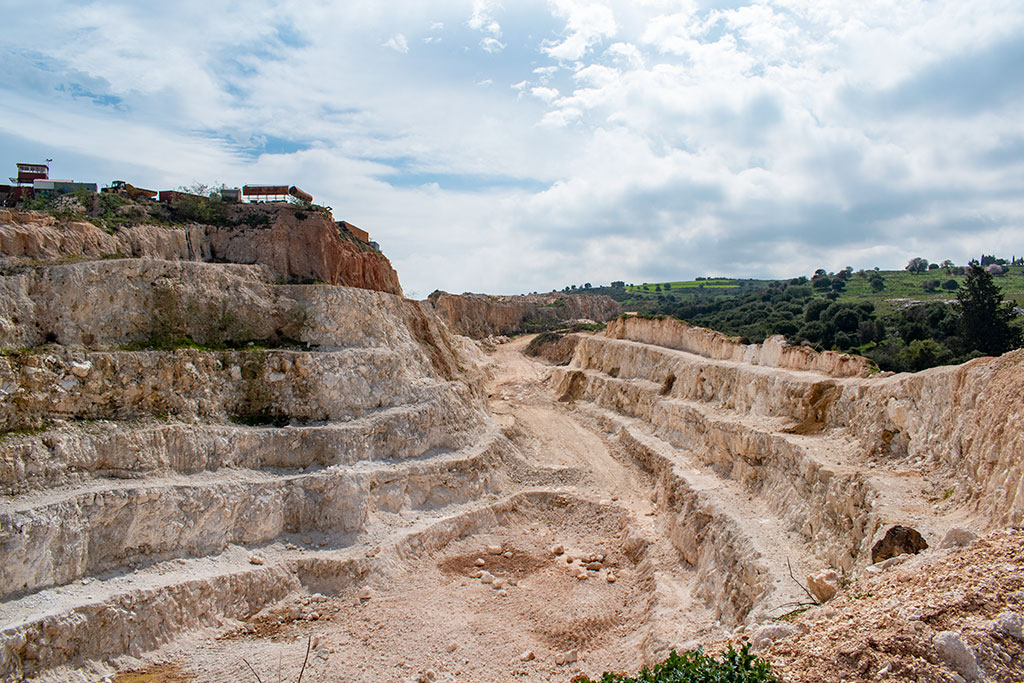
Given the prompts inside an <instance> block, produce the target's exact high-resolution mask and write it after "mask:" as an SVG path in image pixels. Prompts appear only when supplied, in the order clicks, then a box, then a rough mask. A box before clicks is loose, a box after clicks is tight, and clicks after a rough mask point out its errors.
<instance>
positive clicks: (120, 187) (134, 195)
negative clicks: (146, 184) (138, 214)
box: [103, 180, 157, 200]
mask: <svg viewBox="0 0 1024 683" xmlns="http://www.w3.org/2000/svg"><path fill="white" fill-rule="evenodd" d="M103 192H104V194H116V195H118V196H120V197H126V198H128V199H133V200H137V199H149V200H152V199H156V195H157V192H156V190H147V189H144V188H141V187H135V186H134V185H132V184H131V183H126V182H125V181H123V180H115V181H113V182H111V183H110V187H104V188H103Z"/></svg>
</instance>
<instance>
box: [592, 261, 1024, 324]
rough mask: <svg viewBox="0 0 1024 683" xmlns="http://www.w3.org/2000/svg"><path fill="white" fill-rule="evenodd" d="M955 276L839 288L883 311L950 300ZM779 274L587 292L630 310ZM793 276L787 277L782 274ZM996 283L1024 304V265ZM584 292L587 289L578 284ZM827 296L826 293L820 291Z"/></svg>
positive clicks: (740, 287) (721, 292)
mask: <svg viewBox="0 0 1024 683" xmlns="http://www.w3.org/2000/svg"><path fill="white" fill-rule="evenodd" d="M875 272H877V273H878V274H879V275H881V277H882V280H883V281H884V282H885V289H883V290H881V291H878V292H876V291H874V290H873V289H872V288H871V282H870V279H869V278H870V276H871V275H872V274H873V273H875ZM936 280H937V281H938V283H939V284H938V286H937V289H936V290H935V291H933V292H928V291H925V289H924V284H925V283H927V282H931V281H936ZM949 280H954V281H955V282H956V283H957V286H958V287H959V286H960V285H961V284H962V283H963V281H964V276H963V275H953V274H952V273H951V272H948V271H947V270H946V269H945V268H939V269H938V270H930V271H926V272H924V273H911V272H909V271H906V270H879V271H864V275H858V274H857V273H856V272H855V273H854V274H853V275H851V276H850V278H849V280H847V282H846V289H844V290H843V291H842V292H840V294H839V299H838V300H839V301H841V302H849V303H859V302H862V301H870V302H871V303H873V304H874V305H875V309H876V310H877V311H878V313H879V314H881V315H885V314H887V313H891V312H892V311H893V310H896V309H897V308H899V307H900V305H901V304H903V303H905V302H904V301H902V300H905V299H911V300H914V301H925V302H931V301H948V300H952V299H956V290H955V289H952V290H950V289H944V288H943V287H942V284H943V283H945V282H947V281H949ZM773 282H779V281H778V280H755V279H742V278H716V279H710V280H680V281H674V282H648V283H644V284H642V285H627V286H626V287H623V288H614V287H595V288H593V289H590V290H586V291H587V292H590V293H593V294H608V295H610V296H612V297H613V298H615V299H617V300H618V301H619V302H620V303H621V304H622V306H623V308H625V309H627V310H634V309H637V310H640V312H653V311H651V310H648V309H650V308H652V307H653V308H657V303H658V302H672V303H692V302H695V301H700V300H702V299H709V300H710V299H717V298H719V297H728V296H738V295H742V294H748V293H750V292H752V291H754V290H756V289H761V288H764V287H768V286H769V285H770V284H771V283H773ZM781 282H788V280H781ZM995 282H996V284H997V285H998V286H999V288H1000V289H1001V290H1002V292H1003V296H1005V297H1006V298H1007V299H1013V300H1014V301H1015V302H1016V305H1018V306H1022V307H1024V266H1012V267H1009V273H1008V274H1007V275H1004V276H1002V277H997V278H996V279H995ZM578 291H580V293H583V292H582V290H578ZM818 295H819V296H823V294H822V293H820V292H819V293H818Z"/></svg>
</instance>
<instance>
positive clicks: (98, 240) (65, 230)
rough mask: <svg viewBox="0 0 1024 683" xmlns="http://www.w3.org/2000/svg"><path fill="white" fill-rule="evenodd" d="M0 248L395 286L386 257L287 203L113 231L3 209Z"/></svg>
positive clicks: (391, 289) (324, 216) (13, 257)
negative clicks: (251, 267)
mask: <svg viewBox="0 0 1024 683" xmlns="http://www.w3.org/2000/svg"><path fill="white" fill-rule="evenodd" d="M0 253H2V254H3V257H2V258H0V260H2V261H4V262H5V265H6V267H7V269H8V270H11V269H12V268H14V269H16V268H18V267H19V266H21V267H24V266H25V264H26V262H31V261H41V260H43V261H44V260H51V259H58V258H62V257H64V258H76V257H77V258H117V257H133V258H151V259H162V260H188V261H216V262H230V263H239V264H258V265H262V266H264V267H265V269H266V272H267V274H268V277H269V278H270V281H272V282H303V281H317V282H322V283H325V284H330V285H345V286H348V287H359V288H361V289H373V290H377V291H381V292H388V293H390V294H399V295H400V294H401V293H402V287H401V285H400V284H399V281H398V274H397V273H396V272H395V270H394V269H393V268H392V267H391V263H390V262H389V261H388V259H387V258H386V257H385V256H384V255H383V254H381V253H380V252H378V251H376V250H375V249H372V248H371V247H369V246H368V245H366V244H363V243H362V242H359V241H358V240H355V239H350V238H348V237H347V236H345V235H343V234H342V233H341V232H340V231H339V230H338V227H337V226H336V225H335V223H334V220H333V217H332V216H331V215H330V213H329V212H321V211H312V210H302V209H300V208H297V207H294V206H291V205H286V204H264V205H250V204H239V205H233V206H229V207H228V208H226V209H225V218H224V220H223V221H222V222H220V223H219V224H217V225H200V224H195V223H193V224H186V225H180V226H165V225H150V224H145V223H143V224H140V225H132V226H129V227H123V228H119V229H117V230H115V231H113V232H112V233H108V232H106V231H104V230H103V229H101V228H100V227H98V226H97V225H95V224H93V223H90V222H87V221H82V220H67V221H64V220H59V219H56V218H54V217H53V216H51V215H49V214H46V213H42V212H36V211H11V210H7V209H3V210H0ZM30 265H36V264H35V263H30Z"/></svg>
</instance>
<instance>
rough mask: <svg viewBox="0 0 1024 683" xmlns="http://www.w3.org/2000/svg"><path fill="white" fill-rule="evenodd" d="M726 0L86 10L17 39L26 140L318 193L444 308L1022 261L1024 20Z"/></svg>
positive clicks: (110, 169) (919, 7)
mask: <svg viewBox="0 0 1024 683" xmlns="http://www.w3.org/2000/svg"><path fill="white" fill-rule="evenodd" d="M58 4H59V3H58ZM714 4H716V5H720V6H723V7H722V8H716V7H708V6H707V4H706V3H702V4H698V3H697V2H695V1H693V2H691V1H686V2H679V1H675V0H673V1H672V2H668V1H664V2H662V1H661V0H650V1H647V2H627V1H626V0H605V1H603V2H594V3H584V2H582V1H581V2H571V1H569V0H559V2H552V3H550V4H545V3H541V2H539V1H538V0H528V1H527V2H523V3H516V4H515V5H512V4H511V3H506V6H505V7H499V6H498V5H497V4H496V3H493V2H480V1H479V0H478V1H477V2H475V3H473V6H472V15H471V16H470V18H469V20H468V21H467V18H466V12H467V7H466V4H465V2H464V1H463V0H459V1H456V0H439V2H437V3H419V2H413V1H412V0H396V2H395V3H389V4H388V5H387V6H383V5H372V4H364V3H325V4H319V5H314V6H310V7H309V8H307V10H306V13H305V14H304V16H303V19H302V21H301V22H295V23H294V24H293V23H292V21H293V19H294V17H293V16H292V14H291V12H289V11H288V9H287V8H283V7H279V6H278V4H277V3H273V2H271V1H270V0H254V2H253V3H252V5H251V6H250V7H248V8H247V11H246V13H244V14H242V15H238V16H237V17H236V18H235V20H234V21H232V22H230V23H228V22H208V21H201V19H202V17H203V13H202V12H201V11H200V9H198V8H197V7H196V6H193V5H190V4H188V3H186V4H185V5H183V6H181V7H177V6H176V7H174V8H166V9H159V8H145V9H144V10H143V9H140V8H139V7H138V6H137V5H136V4H133V3H128V2H126V1H121V2H118V0H110V2H109V3H108V4H107V5H105V6H104V7H102V8H100V7H98V6H95V5H80V4H72V3H67V4H66V5H63V6H58V7H55V8H54V11H53V12H50V13H49V14H48V15H47V16H45V17H44V16H39V15H33V14H32V13H20V14H15V15H11V16H10V17H9V26H7V27H5V28H6V31H5V43H4V44H3V45H2V46H0V68H3V70H4V73H5V74H7V78H6V79H5V80H4V82H3V83H2V84H0V97H2V98H3V101H4V105H5V106H4V107H3V108H0V145H3V146H4V148H5V149H11V150H16V151H17V153H18V154H28V155H29V156H28V157H26V159H27V158H32V155H34V156H35V157H38V158H46V157H54V158H55V159H56V160H57V161H55V173H56V172H57V171H56V168H61V169H64V170H62V171H60V173H61V175H69V176H72V177H75V178H78V179H88V180H101V181H103V182H106V181H107V180H109V179H110V178H113V177H118V176H122V175H123V176H125V177H130V178H132V179H135V180H138V183H139V184H141V185H143V186H149V185H156V186H160V187H174V186H177V185H180V184H183V183H187V182H190V181H192V180H202V181H209V180H214V179H219V180H223V181H225V182H229V183H234V184H240V183H244V182H264V181H265V182H279V181H290V182H295V183H296V184H298V185H300V186H301V187H303V188H305V189H309V190H310V191H311V192H313V194H314V196H316V197H317V199H318V200H322V201H324V202H326V203H328V204H330V205H331V206H334V207H335V209H336V213H337V215H338V218H339V219H341V218H344V219H347V220H351V221H352V222H354V223H356V224H357V225H360V226H362V227H365V228H367V229H368V230H369V231H370V232H371V234H372V235H373V236H374V238H375V239H378V240H379V241H380V242H381V244H382V246H383V248H384V250H385V252H386V253H387V254H388V255H389V256H390V257H391V258H392V259H393V261H394V263H395V265H396V267H397V269H398V270H399V273H400V275H401V278H402V281H403V284H404V285H405V286H406V288H407V289H408V290H413V291H418V292H420V293H426V292H429V291H431V290H433V289H434V288H436V287H440V288H445V289H449V290H453V291H465V290H477V291H492V292H515V291H532V290H535V289H536V290H539V289H546V288H551V287H556V286H557V287H561V286H564V285H565V284H568V283H573V282H575V283H576V284H579V283H581V282H584V281H590V282H594V283H598V282H608V281H610V280H612V279H627V280H640V281H642V280H649V281H651V280H655V279H658V278H660V277H673V278H676V277H686V276H692V275H697V274H711V273H718V274H743V275H751V276H756V275H762V276H792V275H794V274H800V273H809V272H811V271H812V270H813V269H814V268H816V267H819V266H821V267H826V268H829V269H835V268H841V267H843V266H845V265H847V264H852V265H855V266H856V267H871V266H873V265H879V266H882V267H885V266H896V267H900V266H902V265H903V264H904V263H906V260H907V259H908V258H910V257H911V256H917V255H923V256H926V257H928V258H930V259H932V260H939V259H942V258H947V257H948V258H953V259H954V260H963V259H965V258H966V257H967V256H968V255H976V254H977V253H979V252H981V251H982V250H984V251H985V253H992V252H993V251H994V252H996V253H1000V254H1001V253H1002V252H1003V251H1004V250H1005V251H1008V252H1009V251H1013V250H1014V248H1015V247H1016V251H1017V253H1018V255H1019V252H1020V246H1019V226H1020V225H1021V224H1024V199H1022V197H1024V120H1021V117H1020V116H1019V111H1020V109H1021V107H1022V106H1024V94H1022V93H1024V76H1022V73H1021V70H1020V69H1019V64H1020V63H1021V59H1022V52H1024V50H1022V49H1021V48H1020V47H1019V46H1020V45H1022V44H1024V6H1021V5H1020V3H1019V2H1014V1H1012V0H990V2H987V3H985V5H984V6H979V5H978V4H977V3H971V2H967V3H964V2H957V1H954V0H935V1H933V2H927V3H923V2H916V3H898V4H895V5H894V4H893V3H891V2H887V1H883V0H864V1H863V2H859V3H849V2H845V1H842V0H763V1H761V2H756V3H750V4H749V5H742V4H740V3H714ZM727 4H729V5H734V6H733V7H731V8H730V7H725V5H727ZM428 5H429V6H428ZM112 12H116V13H117V16H118V22H116V23H115V24H111V23H110V21H109V17H110V15H111V13H112ZM499 17H500V19H501V23H499V22H498V19H499ZM444 26H455V27H461V28H460V29H459V30H461V31H463V32H464V30H465V28H469V29H470V30H472V31H474V32H476V33H474V34H473V35H474V38H473V39H471V40H468V41H463V43H467V44H468V45H467V47H468V52H465V53H462V52H460V51H459V47H461V45H460V46H456V45H455V44H453V43H452V40H451V37H452V36H450V35H449V34H447V33H445V34H444V37H445V38H446V40H445V42H444V43H440V44H438V43H437V41H439V40H440V39H441V37H442V31H443V30H444ZM453 35H454V32H453ZM384 36H390V38H388V39H387V40H386V41H384V44H385V45H386V46H387V47H389V48H391V49H394V50H396V51H397V52H399V53H400V54H408V51H409V46H410V44H411V43H414V44H421V41H422V43H427V42H428V41H430V44H432V45H434V47H432V48H431V49H429V50H420V51H418V52H417V55H416V59H407V58H406V59H403V58H400V57H397V56H396V55H392V57H390V58H389V57H388V56H387V55H388V54H389V53H387V52H385V51H382V50H380V49H379V48H380V46H381V42H382V40H383V38H382V37H384ZM550 36H559V37H558V39H557V40H555V41H552V42H545V37H550ZM488 41H493V42H488ZM474 43H478V45H479V47H480V48H484V46H485V44H486V45H489V46H491V47H493V48H497V47H498V46H499V45H500V46H502V48H504V49H503V50H499V51H495V52H492V53H491V54H486V53H484V52H483V51H482V50H478V49H477V45H474ZM506 46H515V48H514V49H512V48H510V47H506ZM521 46H527V47H532V49H533V52H532V53H530V54H524V53H523V51H522V49H521ZM325 73H329V76H330V77H325V76H324V74H325ZM493 83H509V84H511V85H510V87H509V88H508V89H506V88H504V87H499V88H494V87H489V86H490V85H492V84H493ZM82 131H88V134H87V135H86V134H83V133H82ZM12 153H13V152H12ZM97 175H100V177H97ZM102 176H109V177H107V178H103V177H102ZM1015 230H1016V232H1015ZM880 245H881V246H880Z"/></svg>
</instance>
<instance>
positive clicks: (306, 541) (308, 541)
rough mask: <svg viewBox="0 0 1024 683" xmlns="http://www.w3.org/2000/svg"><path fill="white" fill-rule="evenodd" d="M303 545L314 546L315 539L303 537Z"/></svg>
mask: <svg viewBox="0 0 1024 683" xmlns="http://www.w3.org/2000/svg"><path fill="white" fill-rule="evenodd" d="M302 543H303V545H313V539H312V538H310V537H309V536H303V537H302Z"/></svg>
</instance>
